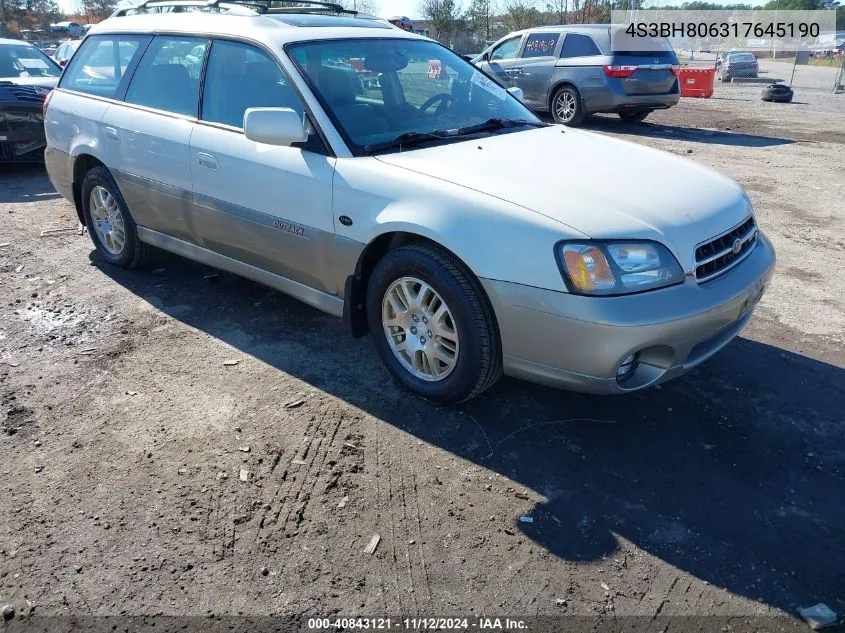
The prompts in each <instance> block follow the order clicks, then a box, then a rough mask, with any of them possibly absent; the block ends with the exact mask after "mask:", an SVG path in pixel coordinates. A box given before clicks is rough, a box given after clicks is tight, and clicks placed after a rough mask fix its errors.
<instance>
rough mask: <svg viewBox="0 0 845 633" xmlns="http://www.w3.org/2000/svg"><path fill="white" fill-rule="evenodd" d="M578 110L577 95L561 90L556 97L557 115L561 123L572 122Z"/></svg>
mask: <svg viewBox="0 0 845 633" xmlns="http://www.w3.org/2000/svg"><path fill="white" fill-rule="evenodd" d="M577 109H578V102H577V101H576V98H575V95H574V94H572V92H570V91H569V90H561V91H560V92H559V93H558V94H557V96H556V97H555V114H556V115H557V118H558V120H560V121H567V122H568V121H571V120H572V118H573V117H574V116H575V111H576V110H577Z"/></svg>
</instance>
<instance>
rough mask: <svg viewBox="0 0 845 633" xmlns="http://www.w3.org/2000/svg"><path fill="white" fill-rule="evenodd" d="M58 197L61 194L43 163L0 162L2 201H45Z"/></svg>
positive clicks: (0, 195)
mask: <svg viewBox="0 0 845 633" xmlns="http://www.w3.org/2000/svg"><path fill="white" fill-rule="evenodd" d="M24 181H26V184H24ZM57 198H61V195H60V194H58V193H56V188H55V187H54V186H53V184H52V183H51V182H50V179H49V178H48V177H47V172H46V171H45V170H44V165H43V164H38V163H33V164H24V165H11V164H6V165H2V164H0V203H3V202H44V201H47V200H56V199H57Z"/></svg>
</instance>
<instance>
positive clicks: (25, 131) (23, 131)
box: [0, 102, 46, 163]
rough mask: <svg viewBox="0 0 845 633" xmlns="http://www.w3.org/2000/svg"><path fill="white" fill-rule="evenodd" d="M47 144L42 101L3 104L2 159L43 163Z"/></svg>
mask: <svg viewBox="0 0 845 633" xmlns="http://www.w3.org/2000/svg"><path fill="white" fill-rule="evenodd" d="M45 145H46V141H45V139H44V119H43V118H42V116H41V106H40V104H38V105H37V107H36V106H34V105H32V104H29V103H26V104H20V103H18V102H11V103H4V104H2V105H0V162H4V163H40V162H43V161H44V147H45Z"/></svg>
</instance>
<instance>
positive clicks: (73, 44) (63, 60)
mask: <svg viewBox="0 0 845 633" xmlns="http://www.w3.org/2000/svg"><path fill="white" fill-rule="evenodd" d="M81 43H82V40H68V41H66V42H62V43H61V44H59V47H58V48H57V49H56V52H55V54H54V55H53V60H54V61H55V62H56V63H57V64H58V65H59V66H61V67H62V68H64V67H65V66H67V63H68V61H69V60H70V58H71V57H73V54H74V53H75V52H76V49H77V48H79V45H80V44H81Z"/></svg>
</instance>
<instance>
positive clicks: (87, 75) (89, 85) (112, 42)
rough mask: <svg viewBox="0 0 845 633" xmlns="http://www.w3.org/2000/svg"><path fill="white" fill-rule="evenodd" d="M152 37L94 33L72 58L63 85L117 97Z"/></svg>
mask: <svg viewBox="0 0 845 633" xmlns="http://www.w3.org/2000/svg"><path fill="white" fill-rule="evenodd" d="M147 41H148V38H143V37H139V36H132V35H125V36H124V35H94V36H91V37H89V38H87V39H86V40H85V41H84V42H83V44H82V46H80V47H79V51H78V53H77V54H76V55H74V56H73V57H71V61H70V63H69V64H68V67H67V70H65V73H64V75H62V80H61V83H60V84H59V87H61V88H67V89H68V90H76V91H78V92H85V93H88V94H92V95H97V96H99V97H110V98H113V97H114V96H115V95H116V94H117V90H118V87H119V86H120V83H121V81H122V80H123V78H124V76H125V74H126V69H127V68H129V66H130V64H132V63H134V61H135V58H136V57H137V56H138V55H140V53H141V51H142V50H143V47H144V45H145V44H146V42H147Z"/></svg>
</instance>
